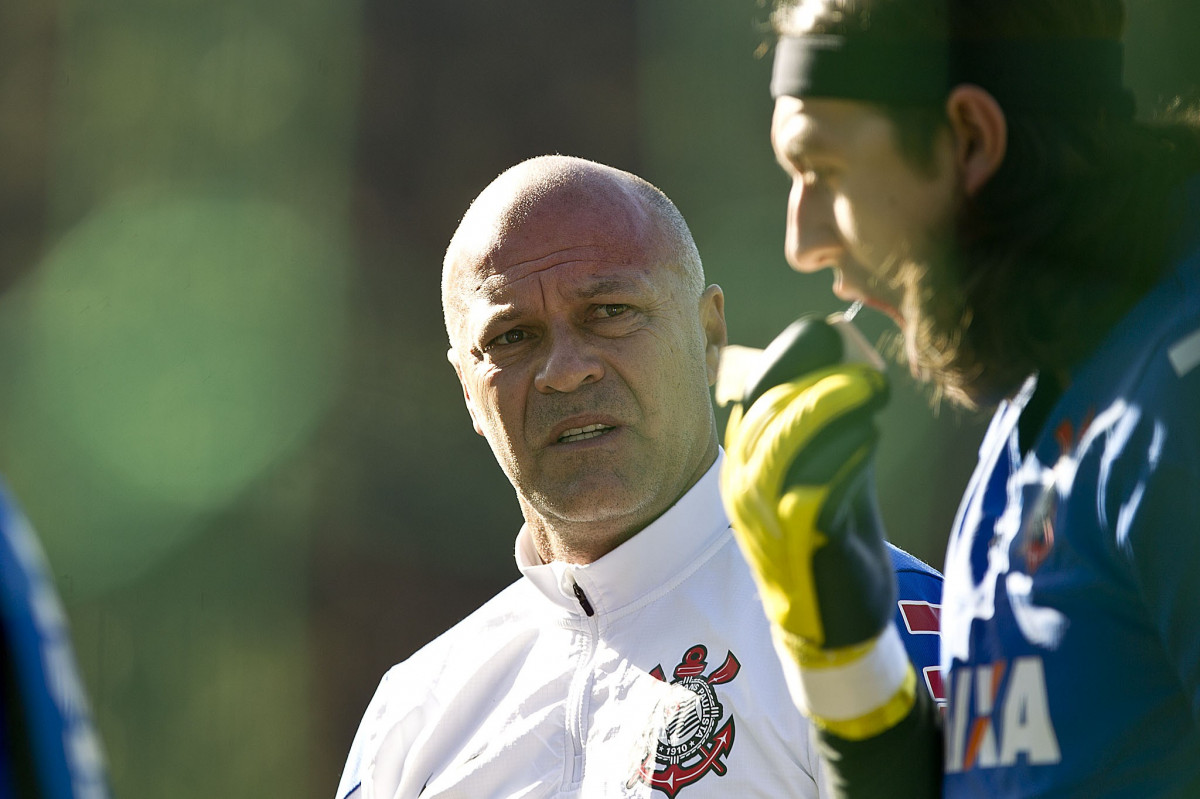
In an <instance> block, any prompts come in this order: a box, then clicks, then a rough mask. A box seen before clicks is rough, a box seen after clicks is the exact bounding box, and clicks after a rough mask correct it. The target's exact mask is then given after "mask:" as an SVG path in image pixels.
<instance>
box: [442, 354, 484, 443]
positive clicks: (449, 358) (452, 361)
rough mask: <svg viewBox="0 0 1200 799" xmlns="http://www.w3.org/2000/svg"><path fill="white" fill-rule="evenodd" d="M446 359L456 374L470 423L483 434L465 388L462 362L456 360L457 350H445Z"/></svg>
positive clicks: (476, 430) (469, 395)
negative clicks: (469, 416)
mask: <svg viewBox="0 0 1200 799" xmlns="http://www.w3.org/2000/svg"><path fill="white" fill-rule="evenodd" d="M446 360H447V361H449V362H450V365H451V366H453V367H454V374H456V375H458V382H459V384H460V385H461V386H462V390H463V402H465V403H466V404H467V413H469V414H471V425H472V426H473V427H474V428H475V432H476V433H478V434H479V435H483V428H482V427H480V426H479V420H478V419H476V418H475V406H474V405H473V404H472V403H471V392H470V391H469V390H467V381H466V380H463V373H462V364H461V363H459V360H458V352H457V351H456V350H455V349H454V347H451V348H450V349H448V350H446Z"/></svg>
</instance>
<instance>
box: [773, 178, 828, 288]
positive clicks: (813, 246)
mask: <svg viewBox="0 0 1200 799" xmlns="http://www.w3.org/2000/svg"><path fill="white" fill-rule="evenodd" d="M841 252H842V239H841V235H840V234H839V232H838V228H837V220H836V219H835V217H834V214H833V197H832V196H831V194H830V192H829V190H828V189H827V188H825V187H824V186H822V185H821V184H820V183H806V182H805V180H804V179H803V178H802V177H796V178H795V179H794V180H793V181H792V190H791V192H790V193H789V194H788V213H787V236H786V239H785V241H784V254H785V255H786V256H787V261H788V263H789V264H791V266H792V268H793V269H795V270H796V271H797V272H818V271H820V270H821V269H825V268H827V267H831V266H836V265H837V263H838V258H839V257H840V255H841Z"/></svg>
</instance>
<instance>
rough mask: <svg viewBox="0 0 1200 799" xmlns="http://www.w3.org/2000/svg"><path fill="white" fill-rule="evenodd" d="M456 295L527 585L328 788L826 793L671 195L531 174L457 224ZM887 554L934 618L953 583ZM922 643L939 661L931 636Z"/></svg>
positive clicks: (432, 665) (487, 196)
mask: <svg viewBox="0 0 1200 799" xmlns="http://www.w3.org/2000/svg"><path fill="white" fill-rule="evenodd" d="M442 305H443V308H444V311H445V319H446V330H447V333H448V335H449V339H450V350H449V353H448V356H449V360H450V363H451V364H452V365H453V367H454V369H455V371H456V372H457V374H458V377H459V380H460V381H461V383H462V388H463V397H464V399H465V401H466V406H467V410H468V412H469V414H470V418H471V420H472V423H473V424H474V427H475V430H476V431H477V432H478V433H479V434H480V435H482V436H484V437H485V438H486V439H487V441H488V444H489V445H490V446H491V448H492V451H493V453H494V454H495V456H496V460H497V461H498V462H499V464H500V466H501V468H502V469H503V470H504V472H505V474H506V475H507V476H508V479H509V480H510V482H511V483H512V485H513V487H514V488H515V489H516V493H517V500H518V502H519V503H520V506H521V510H522V514H523V516H524V518H525V524H524V526H523V527H522V528H521V530H520V532H519V534H518V535H517V540H516V559H517V565H518V567H519V568H520V571H521V575H522V576H521V578H520V579H519V580H518V581H517V582H516V583H514V584H513V585H512V586H510V587H509V588H508V589H506V590H505V591H503V592H501V593H500V594H499V595H498V596H496V597H495V598H494V599H492V600H491V601H490V602H488V603H487V604H486V605H484V606H483V607H482V608H480V609H479V610H478V611H476V612H475V613H473V614H472V615H471V616H469V617H468V618H467V619H465V620H464V621H463V622H461V623H460V624H458V625H456V626H455V627H454V628H452V629H451V630H450V631H449V632H447V633H445V634H443V635H442V636H441V637H439V638H438V639H437V640H435V641H433V642H432V643H430V644H429V645H427V646H426V647H424V648H423V649H422V650H420V651H419V652H418V653H416V654H415V655H414V656H413V657H412V658H410V659H409V660H407V661H405V662H404V663H401V664H400V665H398V666H396V667H394V668H393V669H391V670H390V671H389V672H388V674H387V675H386V676H385V677H384V678H383V681H382V683H381V684H380V686H379V689H378V691H377V693H376V695H375V697H374V699H373V700H372V701H371V705H370V707H369V708H368V709H367V712H366V714H365V716H364V718H363V721H362V725H361V726H360V728H359V731H358V734H357V736H356V737H355V740H354V744H353V747H352V750H351V753H350V757H349V759H348V761H347V764H346V769H345V772H344V774H343V776H342V780H341V784H340V786H339V788H338V793H337V797H338V799H346V797H356V799H376V798H380V799H381V798H383V797H386V798H387V799H402V798H403V799H407V798H409V797H417V796H420V797H423V799H430V797H450V796H455V797H470V798H471V799H481V798H484V797H516V796H520V797H544V796H580V797H625V796H638V797H649V796H654V795H660V794H665V795H666V796H668V797H674V796H676V795H677V794H681V793H682V794H683V795H684V796H685V799H703V797H715V796H725V797H728V796H737V797H756V796H762V797H767V796H771V797H779V796H788V797H812V796H817V795H819V792H818V788H817V786H818V784H819V781H820V776H819V775H818V773H817V771H816V763H817V762H818V758H817V757H816V755H815V753H814V752H813V751H812V750H811V749H810V746H809V740H810V736H809V729H808V726H807V722H806V721H805V720H804V718H803V716H802V715H801V714H800V712H799V711H798V710H796V708H795V705H794V704H793V703H792V702H791V701H790V700H789V699H788V688H787V682H786V678H785V675H784V673H783V671H782V667H781V666H780V660H779V658H778V657H777V655H776V654H775V651H774V649H773V647H772V642H771V637H770V633H769V627H768V624H767V622H766V618H765V616H764V615H763V610H762V606H761V604H760V602H759V600H758V598H757V595H756V592H755V586H754V583H753V580H752V578H751V575H750V572H749V570H748V568H747V566H746V563H745V561H744V560H743V558H742V556H741V554H740V552H739V550H738V549H737V546H736V544H735V543H734V540H733V538H732V536H731V533H730V530H729V522H728V520H727V518H726V516H725V513H724V511H723V509H722V506H721V499H720V495H719V490H718V489H719V487H718V470H719V461H720V459H721V453H720V450H719V448H718V446H717V428H716V423H715V420H714V415H713V409H712V403H711V400H710V396H709V387H710V385H711V384H712V382H713V380H714V379H715V374H716V367H717V360H718V355H719V351H720V348H721V347H722V346H723V345H724V344H725V342H726V330H725V316H724V298H723V295H722V293H721V289H720V287H718V286H715V285H712V286H707V287H706V286H705V282H704V273H703V269H702V267H701V262H700V257H699V254H698V253H697V251H696V246H695V244H694V242H693V241H692V237H691V234H690V232H689V231H688V228H687V225H686V224H685V223H684V220H683V218H682V217H681V216H680V214H679V212H678V210H676V208H675V206H674V205H673V204H672V203H671V201H670V200H668V199H667V197H666V196H665V195H663V194H662V192H660V191H659V190H658V189H656V188H654V187H653V186H651V185H650V184H649V183H647V182H645V181H644V180H642V179H641V178H638V177H636V176H634V175H631V174H629V173H626V172H621V171H619V170H616V169H612V168H610V167H606V166H602V165H600V164H596V163H592V162H589V161H584V160H581V159H576V158H568V157H562V156H548V157H543V158H536V159H533V160H530V161H526V162H524V163H522V164H519V165H517V166H515V167H513V168H512V169H510V170H508V171H507V172H505V173H503V174H502V175H500V176H499V177H498V178H497V179H496V180H495V181H494V182H493V183H492V184H491V185H489V186H488V187H487V188H486V189H485V190H484V191H483V192H482V193H481V194H480V195H479V197H478V198H477V199H476V200H475V202H474V203H473V204H472V205H471V207H470V209H469V210H468V211H467V213H466V215H465V216H464V217H463V220H462V222H461V224H460V226H459V228H458V230H457V232H456V233H455V235H454V237H453V239H452V240H451V242H450V246H449V248H448V250H447V253H446V258H445V263H444V269H443V280H442ZM893 552H894V557H895V563H896V566H897V569H898V571H899V572H900V582H901V586H902V588H901V593H902V598H903V599H904V600H906V601H908V602H910V603H915V604H916V605H924V606H925V607H926V608H931V607H933V606H934V605H936V603H937V602H938V598H939V596H940V576H939V575H937V573H936V572H934V571H932V570H931V569H929V568H928V567H926V566H924V565H923V564H921V563H920V562H919V561H916V560H915V559H912V558H911V557H909V556H907V555H904V553H901V552H899V550H893ZM897 613H898V614H899V613H900V607H898V608H897ZM929 639H933V640H932V641H931V640H929ZM909 642H910V643H911V644H912V650H911V651H913V652H914V653H920V654H919V655H916V656H915V657H914V659H917V658H920V662H918V663H917V669H918V673H920V672H921V670H922V667H926V668H929V669H934V668H936V663H935V661H936V651H937V647H936V635H934V636H929V635H926V636H923V637H922V636H921V635H920V634H917V635H910V636H909Z"/></svg>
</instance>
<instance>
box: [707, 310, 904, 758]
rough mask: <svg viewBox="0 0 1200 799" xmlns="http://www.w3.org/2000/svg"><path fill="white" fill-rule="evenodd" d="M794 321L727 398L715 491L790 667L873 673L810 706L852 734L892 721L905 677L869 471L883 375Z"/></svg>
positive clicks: (830, 674)
mask: <svg viewBox="0 0 1200 799" xmlns="http://www.w3.org/2000/svg"><path fill="white" fill-rule="evenodd" d="M797 324H799V325H801V328H800V329H799V330H798V331H797V330H796V329H794V328H795V327H796V326H793V328H789V330H788V331H785V334H784V336H781V338H784V337H786V338H787V339H788V341H787V344H788V346H787V347H782V348H781V347H778V346H776V345H775V344H773V345H772V347H770V348H768V351H767V353H766V355H767V356H768V357H769V358H770V359H771V361H772V362H771V363H770V364H768V368H767V369H766V372H765V373H764V375H763V377H762V378H760V379H759V380H758V382H757V383H756V385H754V386H751V388H750V389H748V390H747V392H746V397H745V399H744V401H743V403H741V404H739V405H738V406H736V407H735V408H734V409H733V412H732V414H731V416H730V420H729V424H728V426H727V428H726V438H725V449H726V455H725V463H724V466H723V468H722V474H721V483H722V485H721V493H722V496H723V497H724V500H725V505H726V509H727V511H728V513H729V517H730V520H731V521H732V523H733V529H734V533H735V536H736V537H737V541H738V544H739V545H740V547H741V549H742V552H743V553H744V555H745V557H746V559H747V561H748V562H749V564H750V567H751V570H752V571H753V573H754V575H755V578H756V581H757V583H758V586H759V593H760V595H761V597H762V600H763V607H764V610H765V611H766V615H767V618H768V619H769V620H770V622H771V624H772V626H773V628H774V633H775V637H776V640H777V642H779V643H780V644H781V645H782V647H783V648H784V649H785V650H786V651H787V653H788V654H790V655H791V657H792V658H793V659H794V660H795V662H796V663H797V665H798V666H799V667H800V670H801V673H802V674H805V673H806V671H807V673H806V677H807V678H808V679H809V680H810V682H811V683H812V685H817V686H822V687H821V688H820V690H822V691H825V690H826V688H827V687H828V686H829V685H836V684H837V682H838V680H842V682H845V681H846V680H852V681H865V682H867V683H870V682H872V681H874V682H875V683H878V685H875V686H874V687H875V688H877V689H878V690H877V691H874V692H873V691H871V690H864V691H861V692H860V693H862V695H863V698H862V699H861V701H860V700H859V699H857V698H851V699H850V700H848V701H847V702H842V701H841V700H839V699H837V698H836V697H835V698H834V700H832V701H831V702H830V703H828V704H827V705H826V707H827V708H829V709H831V710H832V714H833V715H834V716H837V717H839V718H828V717H822V716H821V713H820V711H819V709H818V710H815V711H813V712H812V713H810V715H813V716H814V717H815V720H816V721H817V722H818V723H819V724H822V726H829V727H831V728H832V729H834V730H835V731H836V732H838V733H839V734H842V735H844V736H847V737H855V738H860V737H866V736H868V735H872V734H875V733H877V732H879V731H881V730H882V729H886V728H887V727H889V726H891V724H893V723H895V721H897V720H898V718H899V717H900V716H902V715H903V714H904V713H906V712H907V711H908V709H909V708H910V707H911V705H912V698H913V691H914V690H915V674H914V673H913V672H912V667H911V666H909V665H908V661H907V655H906V654H905V653H904V650H903V645H902V644H901V643H900V642H899V638H898V635H896V633H895V631H894V630H893V629H892V628H891V620H892V615H893V613H894V610H895V591H896V589H895V576H894V572H893V569H892V565H891V558H890V556H889V554H888V551H887V548H886V545H885V543H884V534H883V529H882V525H881V523H880V521H879V514H878V510H877V507H876V503H875V498H874V481H873V478H872V476H871V474H870V471H871V469H870V467H871V463H872V455H873V452H874V449H875V444H876V440H877V437H878V434H877V430H876V426H875V422H874V416H875V413H876V412H877V411H878V410H879V409H880V408H882V407H883V405H884V404H885V403H886V402H887V396H888V385H887V378H886V377H885V376H884V374H883V373H882V372H881V371H879V370H878V369H877V368H875V367H873V366H870V365H867V364H861V363H840V362H839V361H840V359H841V350H840V341H839V346H838V348H837V349H836V351H834V350H833V349H832V348H831V347H830V345H829V342H830V341H831V338H830V335H829V327H828V325H825V323H823V322H820V321H818V320H802V323H797ZM834 339H836V335H835V336H834ZM773 351H774V352H773ZM783 363H786V364H787V366H786V368H783V369H781V367H780V364H783ZM817 363H821V364H822V365H821V366H819V367H818V366H816V364H817ZM831 364H832V365H831ZM814 367H815V368H814ZM798 369H803V370H804V371H805V373H804V374H803V375H802V376H800V377H797V378H795V379H791V380H789V381H788V382H783V383H781V384H779V385H772V383H774V382H776V381H777V380H779V379H780V378H781V377H782V375H781V374H780V372H781V371H784V372H786V371H788V370H791V373H792V374H795V371H796V370H798ZM885 633H890V636H885ZM885 638H886V640H884V639H885ZM881 642H882V644H883V645H884V646H883V649H882V650H881V649H880V646H881ZM880 657H882V658H884V661H886V662H884V663H883V665H882V667H881V668H882V671H880V668H877V667H879V666H880V664H879V663H876V662H875V661H876V660H878V658H880ZM830 679H832V683H831V682H830ZM898 681H899V683H900V684H899V685H897V684H896V683H897V682H898ZM812 685H810V686H809V689H808V692H809V693H811V692H812ZM851 688H853V689H854V690H857V688H855V687H853V686H851ZM898 689H899V690H898ZM829 690H832V691H833V692H834V693H838V691H837V690H835V689H829ZM879 691H882V693H879ZM847 708H849V709H847ZM810 710H811V706H810ZM843 710H844V711H845V712H842V711H843ZM859 711H862V712H859Z"/></svg>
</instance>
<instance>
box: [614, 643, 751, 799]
mask: <svg viewBox="0 0 1200 799" xmlns="http://www.w3.org/2000/svg"><path fill="white" fill-rule="evenodd" d="M707 657H708V649H707V648H706V647H704V646H703V645H701V644H697V645H695V646H693V647H692V648H690V649H689V650H688V651H687V652H686V653H684V655H683V660H682V661H680V663H679V665H678V666H676V667H675V671H674V677H675V679H674V680H672V681H671V682H670V683H669V685H670V687H671V692H670V693H669V694H668V695H667V696H668V698H669V699H668V700H667V701H664V702H662V703H660V705H659V708H658V711H659V715H658V717H657V718H656V719H655V723H654V724H652V729H651V733H652V736H653V737H652V740H649V741H647V746H646V749H645V750H644V751H645V752H646V755H645V758H644V760H643V761H642V763H641V765H640V766H639V767H638V770H637V773H636V774H635V775H634V780H635V781H640V782H644V783H646V784H649V785H651V786H652V787H654V788H656V789H657V790H660V791H662V792H663V793H665V794H666V795H667V796H668V797H671V799H674V797H675V795H676V794H677V793H679V792H680V791H681V790H683V789H684V788H685V787H687V786H688V785H691V784H692V783H694V782H696V781H697V780H699V779H700V778H701V777H703V776H704V775H706V774H708V773H709V772H710V771H712V772H714V773H716V774H717V775H718V776H720V775H722V774H724V773H725V771H726V766H725V762H724V761H723V760H722V758H723V757H725V756H726V755H728V754H729V752H730V750H731V749H733V735H734V725H733V716H732V715H731V716H730V717H729V719H728V720H727V721H725V723H724V724H721V720H722V718H723V717H724V715H725V708H724V707H723V706H722V705H721V701H720V699H718V698H717V692H716V689H715V688H714V686H717V685H721V684H723V683H727V682H729V681H730V680H732V679H733V678H734V677H736V676H737V673H738V671H739V670H740V669H741V667H742V665H741V664H740V663H739V662H738V660H737V658H736V657H734V655H733V653H732V652H727V653H726V655H725V662H724V663H723V664H721V667H720V668H718V669H715V670H714V671H713V672H712V673H710V674H708V675H705V673H704V672H705V671H706V670H707V669H708V662H707V660H706V658H707ZM650 674H651V676H653V677H654V678H656V679H658V680H662V681H663V682H666V675H665V674H664V673H663V669H662V665H661V664H660V665H658V666H655V667H654V668H653V669H652V670H651V672H650ZM631 782H632V781H631Z"/></svg>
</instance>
